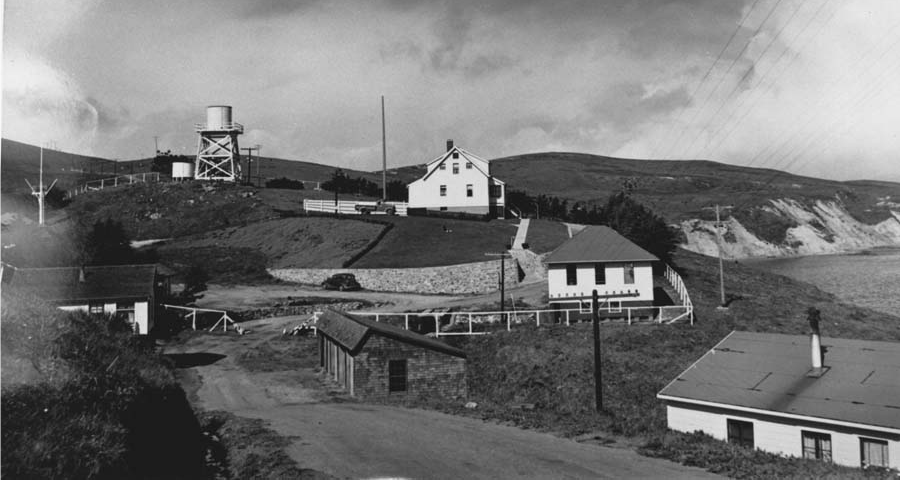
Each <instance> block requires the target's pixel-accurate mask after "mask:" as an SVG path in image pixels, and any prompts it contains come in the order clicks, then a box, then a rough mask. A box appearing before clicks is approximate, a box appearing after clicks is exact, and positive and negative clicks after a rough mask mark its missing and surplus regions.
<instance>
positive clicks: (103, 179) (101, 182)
mask: <svg viewBox="0 0 900 480" xmlns="http://www.w3.org/2000/svg"><path fill="white" fill-rule="evenodd" d="M105 182H106V179H105V178H101V179H100V190H103V184H104V183H105Z"/></svg>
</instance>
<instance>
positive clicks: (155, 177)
mask: <svg viewBox="0 0 900 480" xmlns="http://www.w3.org/2000/svg"><path fill="white" fill-rule="evenodd" d="M158 181H159V172H148V173H133V174H129V175H119V176H118V177H110V178H101V179H100V180H91V181H90V182H87V183H83V184H81V185H79V186H78V187H76V188H73V189H72V190H69V192H68V194H69V198H72V197H74V196H76V195H79V194H82V193H86V192H92V191H94V190H103V189H104V188H108V187H118V186H120V185H131V184H133V183H145V182H158Z"/></svg>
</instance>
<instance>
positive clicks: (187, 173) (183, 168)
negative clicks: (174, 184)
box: [172, 162, 194, 181]
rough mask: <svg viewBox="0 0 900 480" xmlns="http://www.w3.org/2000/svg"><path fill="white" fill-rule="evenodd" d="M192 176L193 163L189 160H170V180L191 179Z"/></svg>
mask: <svg viewBox="0 0 900 480" xmlns="http://www.w3.org/2000/svg"><path fill="white" fill-rule="evenodd" d="M193 178H194V164H193V163H191V162H172V180H176V181H181V180H191V179H193Z"/></svg>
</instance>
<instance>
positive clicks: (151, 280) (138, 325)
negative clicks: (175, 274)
mask: <svg viewBox="0 0 900 480" xmlns="http://www.w3.org/2000/svg"><path fill="white" fill-rule="evenodd" d="M4 273H6V272H4ZM7 277H8V278H7V279H6V281H7V282H8V283H9V284H10V285H13V286H15V287H18V288H25V289H28V290H30V291H31V292H32V293H34V295H35V296H37V297H38V298H41V299H44V300H45V301H47V302H48V303H50V304H52V305H56V306H57V307H58V308H60V309H61V310H67V311H77V310H82V311H86V312H90V313H108V314H112V315H120V316H122V317H123V318H124V319H125V321H127V322H128V323H129V324H130V325H131V326H132V328H133V329H134V332H135V333H138V334H142V335H145V334H147V333H149V332H150V329H152V328H153V323H154V310H155V308H156V295H157V292H158V291H159V290H160V289H162V288H164V285H163V283H162V282H161V281H160V280H159V279H158V276H157V274H156V265H115V266H96V267H59V268H16V269H14V270H12V271H11V272H9V274H8V275H7Z"/></svg>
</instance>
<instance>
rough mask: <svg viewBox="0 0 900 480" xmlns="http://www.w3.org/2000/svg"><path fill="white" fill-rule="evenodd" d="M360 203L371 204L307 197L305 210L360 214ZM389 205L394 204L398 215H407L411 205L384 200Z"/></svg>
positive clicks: (304, 203) (378, 213)
mask: <svg viewBox="0 0 900 480" xmlns="http://www.w3.org/2000/svg"><path fill="white" fill-rule="evenodd" d="M359 203H365V204H369V203H372V202H371V201H369V202H361V201H356V200H338V201H337V202H335V201H334V200H313V199H308V198H305V199H303V210H305V211H307V212H326V213H339V214H342V215H360V212H358V211H356V205H357V204H359ZM384 203H385V204H388V205H393V206H394V210H395V211H396V214H397V215H400V216H401V217H405V216H406V209H407V207H408V206H409V204H408V203H406V202H384ZM371 214H372V215H385V213H384V212H372V213H371Z"/></svg>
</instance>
